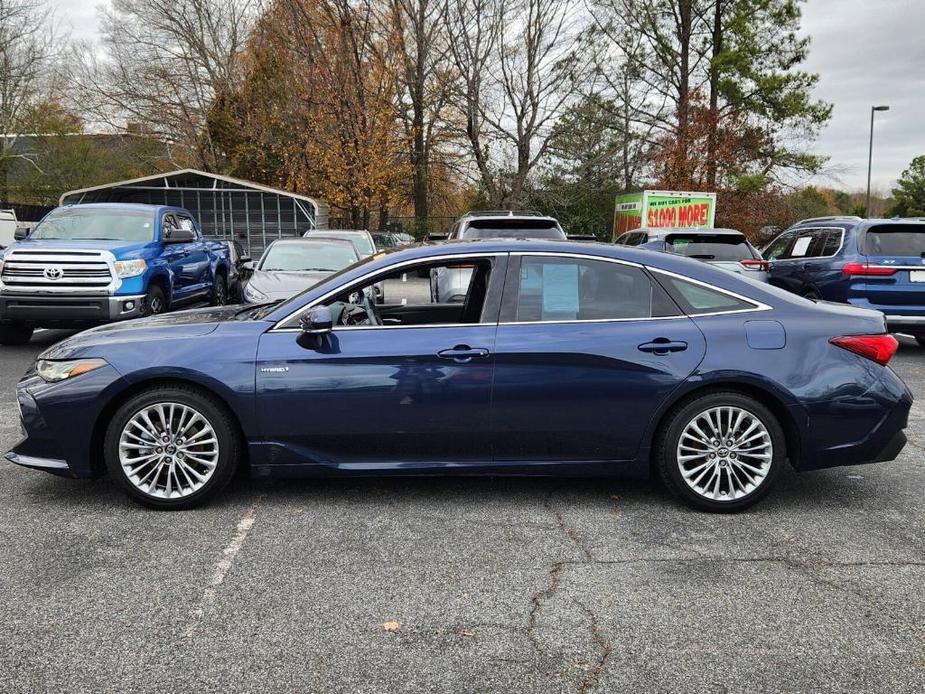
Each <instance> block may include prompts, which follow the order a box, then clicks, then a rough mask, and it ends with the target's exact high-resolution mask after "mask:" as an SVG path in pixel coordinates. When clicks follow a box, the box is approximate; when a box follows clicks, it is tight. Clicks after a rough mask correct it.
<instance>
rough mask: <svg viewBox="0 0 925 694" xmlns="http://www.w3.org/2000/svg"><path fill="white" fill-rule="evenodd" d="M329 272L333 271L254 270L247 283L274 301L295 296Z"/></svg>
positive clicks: (328, 274)
mask: <svg viewBox="0 0 925 694" xmlns="http://www.w3.org/2000/svg"><path fill="white" fill-rule="evenodd" d="M331 274H333V273H330V272H322V271H314V270H313V271H311V272H265V271H263V270H256V271H255V272H254V274H253V275H251V278H250V279H249V280H248V282H247V283H248V284H249V285H251V286H252V287H253V288H254V289H258V290H260V291H261V292H263V293H264V294H266V295H267V297H269V298H270V299H271V300H273V301H275V300H277V299H288V298H289V297H291V296H295V295H296V294H298V293H299V292H302V291H305V290H306V289H308V288H309V287H312V286H314V285H316V284H318V282H320V281H321V280H323V279H324V278H325V277H329V276H330V275H331Z"/></svg>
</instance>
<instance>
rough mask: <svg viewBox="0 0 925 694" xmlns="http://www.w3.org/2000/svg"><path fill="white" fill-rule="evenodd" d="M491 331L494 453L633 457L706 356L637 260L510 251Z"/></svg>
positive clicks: (502, 458) (699, 338) (533, 458)
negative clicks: (665, 404)
mask: <svg viewBox="0 0 925 694" xmlns="http://www.w3.org/2000/svg"><path fill="white" fill-rule="evenodd" d="M507 278H508V279H507V282H506V284H505V288H504V298H503V305H502V314H501V322H500V323H499V326H498V335H497V339H496V341H495V386H494V391H493V396H492V398H493V400H492V402H493V404H492V434H493V439H494V455H495V461H496V463H504V462H507V463H513V462H524V463H543V462H551V461H629V460H633V459H634V458H635V456H636V455H637V452H638V450H639V446H640V442H641V440H642V437H643V434H644V433H645V431H646V430H647V428H648V427H649V425H650V423H651V420H652V418H653V416H654V415H655V414H656V412H658V410H659V408H660V406H661V405H662V403H663V402H664V401H665V399H666V398H667V397H668V396H669V394H670V393H671V392H672V391H673V390H674V389H675V388H677V387H678V386H679V385H680V384H681V383H682V382H683V381H684V380H685V379H686V378H687V377H688V376H689V375H690V374H691V373H692V372H693V371H694V369H695V368H696V367H697V365H698V364H699V363H700V361H701V360H702V359H703V356H704V350H705V343H704V338H703V335H702V333H701V332H700V330H699V329H698V328H697V326H696V325H695V324H694V323H693V321H691V320H690V319H689V318H688V317H686V316H684V315H681V312H680V311H679V309H678V308H677V306H676V305H675V304H674V303H673V302H672V301H671V299H670V298H669V297H668V296H667V294H666V293H665V292H664V290H662V289H661V287H660V286H659V285H658V284H657V283H656V282H655V281H654V280H653V279H652V278H651V276H650V275H649V273H648V272H647V271H646V270H645V269H644V268H643V267H642V266H641V265H638V264H634V263H626V262H622V261H617V260H611V259H603V258H591V257H587V256H576V255H569V254H532V253H527V254H520V255H517V254H513V255H512V256H511V262H510V267H509V269H508V273H507Z"/></svg>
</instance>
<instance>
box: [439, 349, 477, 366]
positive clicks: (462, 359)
mask: <svg viewBox="0 0 925 694" xmlns="http://www.w3.org/2000/svg"><path fill="white" fill-rule="evenodd" d="M437 356H438V357H440V358H441V359H452V360H453V361H455V362H457V363H459V364H465V363H467V362H470V361H472V360H473V359H481V358H483V357H487V356H488V350H487V349H483V348H481V347H470V346H469V345H456V346H455V347H453V349H444V350H442V351H440V352H437Z"/></svg>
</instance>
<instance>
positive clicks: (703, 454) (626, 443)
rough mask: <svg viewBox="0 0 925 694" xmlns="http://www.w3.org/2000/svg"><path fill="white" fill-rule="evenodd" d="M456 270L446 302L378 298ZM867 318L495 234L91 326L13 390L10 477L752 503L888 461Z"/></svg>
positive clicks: (645, 259)
mask: <svg viewBox="0 0 925 694" xmlns="http://www.w3.org/2000/svg"><path fill="white" fill-rule="evenodd" d="M460 264H465V265H469V266H471V267H472V269H473V271H472V274H471V279H470V282H469V285H468V288H467V292H466V296H465V297H464V299H463V300H462V301H459V302H452V303H434V302H432V301H428V300H426V299H421V300H419V301H407V302H403V303H401V304H384V305H377V304H376V303H375V300H374V296H375V295H374V293H373V292H372V291H371V290H370V288H371V287H372V286H373V285H374V284H375V283H377V282H381V281H383V280H385V279H389V278H391V277H400V276H402V275H405V274H406V273H414V272H415V271H417V270H423V271H425V272H429V271H430V270H432V269H437V268H441V267H447V266H458V265H460ZM896 346H897V343H896V340H895V339H894V338H893V337H892V336H890V335H888V334H887V332H886V325H885V323H884V318H883V315H882V314H881V313H878V312H876V311H870V310H866V309H860V308H855V307H850V306H841V305H834V304H823V303H815V302H812V301H808V300H806V299H804V298H802V297H799V296H795V295H793V294H789V293H787V292H785V291H782V290H780V289H777V288H775V287H771V286H767V285H761V284H758V283H755V282H751V281H749V280H747V279H742V278H740V277H739V276H737V275H734V274H732V273H729V272H724V271H722V270H719V269H716V268H714V267H711V266H709V265H707V264H705V263H701V262H698V261H696V260H691V259H688V258H684V257H680V256H677V255H674V254H665V253H657V252H652V251H647V250H642V249H638V248H631V247H625V246H610V245H603V244H579V243H572V242H568V241H536V240H534V241H517V240H491V241H481V242H475V243H472V242H457V243H449V244H446V245H438V246H418V247H411V248H407V249H402V250H398V251H395V252H391V253H384V254H379V255H375V256H372V257H370V258H367V259H366V260H363V261H360V262H358V263H356V264H354V265H351V266H349V267H347V268H345V269H344V270H342V271H340V272H338V273H336V274H334V275H332V276H330V277H328V278H326V279H324V280H322V281H321V282H319V283H318V284H316V285H315V286H313V287H311V288H310V289H308V290H307V291H305V292H303V293H301V294H299V295H297V296H295V297H294V298H291V299H289V300H286V301H281V302H276V303H266V304H259V305H253V306H248V307H243V308H242V307H240V306H238V307H216V308H210V309H200V310H191V311H185V312H180V313H175V314H169V315H163V316H157V317H153V318H148V319H142V320H137V321H132V322H126V323H119V324H115V325H109V326H103V327H100V328H95V329H92V330H88V331H86V332H83V333H79V334H77V335H75V336H73V337H71V338H69V339H66V340H64V341H63V342H60V343H58V344H56V345H55V346H53V347H51V348H50V349H48V350H47V351H46V352H44V353H43V354H41V355H40V356H39V358H38V360H37V362H36V364H35V365H34V367H32V368H31V369H30V370H29V372H28V373H27V374H26V375H25V377H24V378H23V379H22V381H21V382H20V383H19V385H18V387H17V399H18V402H19V407H20V410H21V413H22V424H23V428H24V430H25V432H26V436H25V438H24V439H23V440H22V441H20V442H19V443H18V444H16V446H15V447H14V448H13V450H12V451H10V452H9V453H8V454H7V458H8V459H9V460H11V461H12V462H14V463H17V464H19V465H23V466H26V467H30V468H36V469H39V470H44V471H46V472H51V473H54V474H58V475H63V476H68V477H92V476H94V475H99V474H104V473H105V472H107V471H108V473H109V474H110V475H111V476H112V477H113V478H114V479H115V480H116V481H117V482H118V484H119V485H121V487H122V488H123V489H124V490H125V491H126V492H127V493H128V494H129V495H131V496H132V497H134V498H135V499H136V500H138V501H140V502H142V503H144V504H147V505H149V506H152V507H155V508H163V509H168V508H173V509H176V508H185V507H191V506H194V505H197V504H199V503H202V502H204V501H206V500H207V499H209V498H211V497H214V496H215V495H216V494H218V493H219V492H220V491H221V489H222V488H223V487H224V486H225V484H226V483H227V482H228V481H229V479H231V477H232V475H233V473H234V472H235V470H236V469H237V468H239V467H242V466H246V467H247V468H249V471H250V473H251V474H253V475H258V476H271V475H272V476H289V475H319V474H323V475H379V474H416V475H422V474H442V473H457V474H458V473H485V474H529V475H551V474H594V475H600V474H610V473H617V472H620V473H624V472H626V473H629V472H633V473H648V472H650V471H651V472H653V473H654V474H656V475H658V476H659V477H661V479H662V480H664V482H665V484H666V485H667V487H668V488H669V489H670V490H671V491H672V492H673V493H674V494H676V495H677V496H678V497H680V498H681V499H683V500H684V501H686V502H688V503H690V504H692V505H694V506H696V507H698V508H700V509H704V510H708V511H734V510H738V509H742V508H745V507H747V506H749V505H751V504H753V503H755V502H756V501H758V500H759V499H760V498H762V497H763V496H764V495H765V494H767V493H768V492H769V491H770V490H771V488H772V487H773V485H774V482H775V480H776V479H777V478H778V476H779V475H780V473H781V470H782V469H783V468H784V466H785V465H791V466H793V467H794V468H796V469H797V470H800V471H803V470H813V469H818V468H826V467H833V466H839V465H853V464H857V463H866V462H872V461H887V460H892V459H893V458H895V457H896V456H897V455H898V453H899V451H900V450H901V449H902V447H903V446H904V444H905V441H906V439H905V436H904V434H903V429H904V428H905V426H906V420H907V416H908V414H909V409H910V406H911V403H912V397H911V395H910V393H909V391H908V389H907V388H906V387H905V385H904V384H903V382H902V381H901V380H900V379H899V378H898V377H897V376H896V374H895V373H893V371H892V370H891V369H890V367H889V366H888V364H889V361H890V359H891V357H892V356H893V354H894V352H895V350H896Z"/></svg>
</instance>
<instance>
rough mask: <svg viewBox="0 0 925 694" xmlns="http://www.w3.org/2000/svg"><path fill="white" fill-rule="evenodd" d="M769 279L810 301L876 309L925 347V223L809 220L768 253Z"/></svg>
mask: <svg viewBox="0 0 925 694" xmlns="http://www.w3.org/2000/svg"><path fill="white" fill-rule="evenodd" d="M764 258H765V260H768V261H770V263H769V277H768V281H769V282H770V283H771V284H773V285H776V286H778V287H782V288H783V289H786V290H788V291H791V292H793V293H795V294H800V295H801V296H805V297H807V298H809V299H823V300H825V301H838V302H842V303H848V304H852V305H854V306H860V307H862V308H873V309H876V310H878V311H882V312H883V313H885V314H886V317H887V324H888V325H889V327H890V329H891V330H894V331H897V332H904V333H908V334H911V335H914V336H915V338H916V340H918V342H919V344H922V345H923V346H925V220H914V219H902V220H899V219H892V220H890V219H867V220H861V219H858V218H856V217H842V218H839V217H832V218H822V219H808V220H805V221H803V222H800V223H799V224H797V225H795V226H794V227H792V228H790V229H788V230H787V231H785V232H783V233H782V234H781V235H780V236H778V237H777V238H776V239H774V240H773V241H772V242H771V243H770V244H768V246H767V247H766V248H765V249H764Z"/></svg>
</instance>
